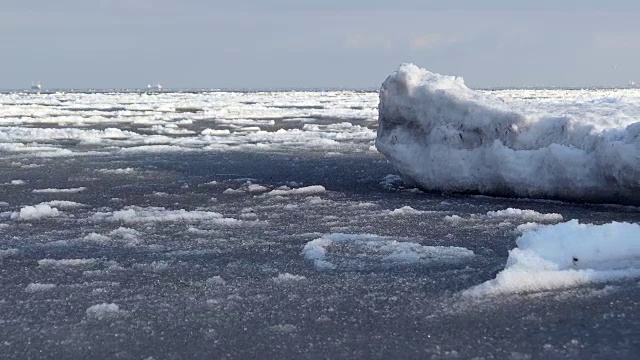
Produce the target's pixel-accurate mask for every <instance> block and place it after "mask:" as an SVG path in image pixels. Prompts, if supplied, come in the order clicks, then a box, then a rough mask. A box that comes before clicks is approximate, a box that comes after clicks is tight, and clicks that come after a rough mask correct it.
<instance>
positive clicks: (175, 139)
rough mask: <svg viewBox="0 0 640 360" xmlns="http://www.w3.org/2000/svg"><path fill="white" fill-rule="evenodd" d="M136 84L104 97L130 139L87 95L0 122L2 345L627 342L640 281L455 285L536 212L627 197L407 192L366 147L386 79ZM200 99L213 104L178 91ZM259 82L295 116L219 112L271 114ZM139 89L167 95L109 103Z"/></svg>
mask: <svg viewBox="0 0 640 360" xmlns="http://www.w3.org/2000/svg"><path fill="white" fill-rule="evenodd" d="M134 95H135V96H140V95H138V94H134ZM134 95H127V96H128V97H127V96H124V95H122V94H119V95H118V94H117V95H113V96H115V97H117V98H116V99H113V98H108V99H107V100H104V101H102V100H101V101H102V103H105V104H110V105H109V106H110V107H111V110H109V111H106V112H105V113H106V114H107V116H111V115H113V116H114V118H113V119H114V120H113V123H111V124H109V125H108V127H113V128H114V129H119V130H121V131H129V132H130V133H127V134H126V136H123V137H118V136H103V135H104V133H94V132H92V131H97V130H101V129H103V128H104V127H105V126H106V125H104V123H103V122H101V121H105V120H104V118H102V120H100V121H99V119H95V120H93V119H92V116H93V115H91V112H93V111H95V110H86V109H82V110H81V111H77V112H78V113H79V114H75V115H73V116H76V115H77V116H79V120H77V121H76V122H75V123H73V124H70V123H66V122H54V123H50V122H51V121H52V120H51V119H52V118H53V116H55V115H56V114H58V113H56V112H53V113H50V112H45V113H43V115H42V118H41V119H39V120H37V121H36V120H34V119H36V118H35V117H28V118H27V117H25V116H22V117H21V119H24V123H16V122H11V121H9V120H6V122H5V124H4V125H3V126H5V128H3V131H2V136H3V141H4V143H3V144H2V149H3V150H2V151H3V156H2V157H1V159H0V184H1V185H0V191H1V193H0V194H2V197H1V198H0V272H1V273H0V284H1V289H2V293H1V294H0V309H1V311H0V323H1V326H0V334H1V337H2V343H0V354H2V358H9V359H11V358H15V359H25V358H51V359H60V358H105V359H106V358H108V359H114V358H115V359H117V358H123V359H129V358H133V359H145V358H149V357H152V358H154V359H181V358H192V359H200V358H202V359H210V358H219V359H223V358H295V359H321V358H473V357H479V358H487V359H488V358H500V359H504V358H512V359H526V358H541V357H546V358H550V359H555V358H558V359H565V358H569V359H573V358H612V359H635V358H637V354H638V353H639V352H640V340H639V339H640V314H639V313H638V311H637V307H638V301H639V300H638V299H640V296H639V295H640V286H639V282H638V279H637V278H632V279H626V280H624V279H623V280H616V281H610V282H605V283H593V284H591V283H588V284H585V285H582V286H579V287H570V288H566V289H556V290H553V291H542V292H532V293H512V294H509V293H507V294H501V295H500V296H480V297H468V296H464V295H463V293H464V291H465V290H468V289H470V288H472V287H474V286H477V285H480V284H482V283H485V282H486V281H489V280H491V279H494V278H495V277H496V274H498V273H499V272H500V271H502V270H504V269H505V263H506V261H507V257H508V251H509V250H511V249H513V248H515V247H516V243H515V240H516V239H517V238H518V237H519V236H520V234H521V233H522V229H523V228H527V227H531V226H534V225H531V224H527V223H529V222H532V221H533V222H537V223H541V224H555V223H558V222H561V221H569V220H572V219H578V220H580V221H581V222H589V223H594V224H604V223H609V222H611V221H624V222H638V221H640V211H639V210H638V209H637V208H633V207H620V206H606V205H585V204H571V203H562V202H551V201H535V200H522V199H521V200H515V199H503V198H490V197H482V196H462V195H460V196H458V195H440V194H428V193H423V192H419V191H416V190H414V189H405V188H403V187H402V185H401V182H399V181H398V180H397V178H395V177H394V176H389V175H390V174H394V171H393V169H392V168H391V166H390V165H389V164H388V163H387V162H386V161H385V160H384V158H382V156H381V155H379V154H377V153H376V152H375V151H374V150H372V145H373V143H372V141H373V139H374V138H375V111H372V110H371V107H375V102H376V98H377V95H376V94H367V93H353V94H348V93H347V94H342V95H340V94H334V95H335V96H337V97H340V99H338V100H336V101H335V102H332V103H330V104H326V103H324V105H322V104H320V103H319V102H320V100H322V99H326V97H323V96H321V95H318V94H315V93H311V95H308V94H307V95H305V94H302V95H300V94H293V95H292V94H288V93H285V94H284V95H282V94H281V95H278V94H275V95H274V94H271V95H268V96H267V95H264V100H259V99H255V98H256V97H258V98H260V97H261V96H263V95H259V94H258V95H256V94H245V95H239V94H231V95H228V96H229V98H230V99H231V100H229V99H227V100H225V101H227V103H226V105H225V104H222V105H216V104H217V103H216V102H215V101H213V100H212V99H213V98H215V96H222V95H220V94H214V95H211V96H210V97H208V96H207V95H206V94H195V95H192V96H194V97H195V98H188V99H187V100H184V101H182V102H180V101H178V100H176V99H179V98H180V96H187V95H184V94H183V95H171V94H161V95H158V96H156V97H153V96H150V97H149V98H150V100H149V101H147V100H145V102H143V104H133V105H119V104H120V103H122V102H127V101H128V102H134V100H135V99H136V98H133V99H132V98H131V97H132V96H134ZM48 96H50V97H51V98H48V97H44V95H43V96H42V97H41V98H37V97H36V96H35V95H31V96H23V97H20V98H18V99H17V100H16V99H13V100H14V103H19V102H20V101H22V102H31V103H33V102H34V99H36V100H38V101H40V100H43V101H45V102H47V101H49V102H51V103H55V101H60V100H59V99H58V98H56V97H55V96H54V95H48ZM57 96H58V97H65V98H66V97H72V96H79V95H74V94H64V95H57ZM96 96H97V95H96ZM103 96H106V95H103ZM120 97H123V98H124V100H122V99H120ZM236 97H237V98H242V99H243V100H242V101H244V102H246V103H247V104H242V103H240V100H238V99H237V98H236ZM243 97H248V98H249V99H244V98H243ZM329 98H330V97H329ZM198 99H199V100H198ZM54 100H55V101H54ZM125 100H126V101H125ZM205 100H206V101H205ZM83 101H84V100H83ZM150 101H153V102H155V101H157V103H158V104H155V105H149V102H150ZM198 101H202V102H203V103H206V102H207V101H209V102H212V103H213V105H211V104H209V105H203V106H200V107H199V109H201V110H198V111H195V110H190V111H191V112H188V111H186V110H184V109H186V108H187V107H186V105H184V107H183V108H180V107H179V106H176V105H175V104H173V103H176V102H177V103H179V104H182V103H185V104H190V105H189V106H195V105H193V103H196V102H198ZM260 101H263V102H267V103H268V106H264V107H265V108H268V109H272V110H273V111H275V112H282V113H281V114H279V115H278V116H280V117H287V116H290V115H291V116H299V117H301V119H306V120H299V122H298V123H296V124H297V125H295V126H294V127H292V128H290V129H285V130H283V131H281V132H280V133H277V131H278V130H280V129H277V128H276V127H277V126H276V125H268V124H267V125H264V126H266V127H264V128H263V129H255V128H254V129H249V130H246V129H245V130H238V129H236V128H230V125H234V122H233V121H232V120H231V118H237V119H240V118H243V119H245V120H241V121H240V122H245V123H247V124H250V125H247V126H251V127H253V126H255V127H258V128H260V127H261V126H263V125H256V124H255V123H254V122H255V118H256V117H260V116H262V115H261V114H263V111H266V110H264V109H259V110H256V112H255V113H251V111H253V110H250V108H251V107H253V106H255V105H256V104H254V102H255V103H259V102H260ZM3 102H4V104H5V105H3V106H2V107H1V109H2V114H7V113H9V112H20V111H23V110H24V109H23V108H22V107H17V108H16V107H14V106H15V105H6V103H7V102H8V101H7V99H6V98H3ZM69 102H71V103H73V102H72V101H67V102H66V103H65V102H62V103H63V104H67V105H64V106H66V107H72V106H71V105H69V104H68V103H69ZM87 102H88V103H91V102H90V101H88V100H87ZM143 105H144V106H156V108H157V109H166V111H165V110H162V111H164V112H162V111H149V112H148V113H146V114H145V115H144V116H140V117H139V118H138V117H136V118H135V120H131V119H128V118H127V116H129V115H128V114H126V113H122V114H119V113H118V112H120V111H128V110H126V109H125V110H118V109H119V108H120V107H125V108H126V107H127V106H130V107H140V108H142V107H143ZM28 106H31V107H37V106H41V105H28ZM76 106H77V107H78V108H80V107H81V106H80V105H77V104H76ZM82 106H84V105H82ZM106 106H107V105H105V107H106ZM181 106H183V105H181ZM216 106H218V107H219V108H220V109H218V110H215V109H216ZM244 106H247V107H248V108H245V107H244ZM277 106H280V107H277ZM314 106H315V108H314ZM320 106H322V107H323V109H321V108H319V107H320ZM94 107H95V106H94ZM178 108H180V109H183V110H181V112H180V111H178ZM283 108H284V109H283ZM327 108H330V109H331V110H326V109H327ZM170 109H173V110H170ZM233 109H236V110H234V111H236V112H237V114H240V115H237V116H236V117H233V116H232V115H229V114H230V113H233V111H232V110H233ZM272 110H268V111H272ZM325 110H326V112H325V113H324V115H323V114H318V112H322V111H325ZM24 111H26V110H24ZM56 111H57V110H56ZM64 111H68V110H64ZM69 111H70V110H69ZM85 111H87V112H88V113H87V112H85ZM145 111H146V110H145ZM194 111H195V112H194ZM215 111H218V112H215ZM222 113H224V114H222ZM342 113H344V115H340V114H342ZM109 114H111V115H109ZM163 114H165V115H163ZM166 114H170V115H166ZM174 114H181V115H180V116H178V115H174ZM305 114H306V115H305ZM3 116H5V115H3ZM12 116H13V115H12ZM64 116H66V115H61V117H62V118H63V119H64ZM97 116H102V117H104V116H105V114H103V113H100V114H98V115H97ZM132 116H134V115H132ZM135 116H139V114H138V115H135ZM173 116H176V119H174V118H172V117H173ZM199 116H201V117H202V118H203V119H201V120H198V117H199ZM234 116H235V115H234ZM304 116H308V117H306V118H305V117H304ZM323 116H325V117H323ZM340 116H343V117H340ZM178 118H181V120H179V119H178ZM14 121H15V119H14ZM180 121H184V122H183V123H181V124H183V125H178V126H177V127H172V126H171V124H173V123H175V122H180ZM279 121H281V120H275V123H278V122H279ZM153 122H155V123H160V124H161V125H162V126H163V129H173V130H180V129H182V128H183V127H184V129H186V130H187V131H192V132H193V133H189V134H187V133H185V132H184V131H172V133H169V134H167V133H165V134H163V135H158V134H157V132H154V131H155V130H145V129H148V126H147V125H148V124H149V123H153ZM189 122H190V123H189ZM205 123H206V124H205ZM78 124H80V125H78ZM340 124H341V125H340ZM347 124H351V125H347ZM242 126H245V125H242ZM305 126H306V128H305ZM316 126H317V127H316ZM355 126H358V128H354V127H355ZM29 129H35V131H31V130H29ZM43 129H49V130H46V131H45V130H43ZM157 129H159V128H157ZM206 129H209V130H207V131H205V134H204V135H203V131H204V130H206ZM225 130H228V133H227V132H226V131H225ZM47 131H48V132H47ZM44 133H46V134H48V135H46V136H44V135H42V134H44ZM51 134H57V135H53V136H52V135H51ZM61 134H63V135H61ZM95 134H98V138H97V140H96V137H93V135H95ZM109 134H111V135H114V134H118V131H115V130H110V131H109ZM120 134H121V133H120ZM212 134H214V135H212ZM18 135H19V136H18ZM356 135H357V136H356ZM214 137H215V138H214ZM88 139H89V140H88ZM90 139H93V140H90ZM328 140H331V141H328ZM27 148H28V149H29V150H25V149H27ZM126 149H129V150H126ZM132 149H133V150H132ZM508 209H511V210H508ZM515 209H521V210H522V211H517V210H515ZM524 224H527V225H524ZM521 225H524V226H521ZM318 265H319V266H318Z"/></svg>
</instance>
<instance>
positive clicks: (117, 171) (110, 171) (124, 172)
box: [96, 168, 136, 175]
mask: <svg viewBox="0 0 640 360" xmlns="http://www.w3.org/2000/svg"><path fill="white" fill-rule="evenodd" d="M96 171H97V172H99V173H103V174H117V175H128V174H135V173H136V169H134V168H118V169H98V170H96Z"/></svg>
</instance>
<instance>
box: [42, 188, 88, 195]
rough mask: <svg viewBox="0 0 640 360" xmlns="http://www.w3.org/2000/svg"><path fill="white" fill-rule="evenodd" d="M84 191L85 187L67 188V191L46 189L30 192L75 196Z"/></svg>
mask: <svg viewBox="0 0 640 360" xmlns="http://www.w3.org/2000/svg"><path fill="white" fill-rule="evenodd" d="M85 190H87V188H86V187H77V188H69V189H54V188H47V189H33V190H31V192H33V193H34V194H47V193H63V194H75V193H79V192H83V191H85Z"/></svg>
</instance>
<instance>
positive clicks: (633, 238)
mask: <svg viewBox="0 0 640 360" xmlns="http://www.w3.org/2000/svg"><path fill="white" fill-rule="evenodd" d="M523 231H524V233H523V234H522V236H520V237H519V238H518V239H517V241H516V243H517V245H518V247H517V248H515V249H513V250H511V251H510V252H509V258H508V259H507V264H506V266H505V269H504V270H503V271H501V272H500V273H498V275H497V276H496V278H495V279H493V280H490V281H488V282H486V283H484V284H481V285H478V286H476V287H473V288H471V289H469V290H467V291H465V292H464V294H465V295H471V296H482V295H495V294H504V293H523V292H537V291H548V290H555V289H563V288H569V287H574V286H579V285H584V284H589V283H601V282H607V281H612V280H619V279H625V278H637V277H640V225H638V224H631V223H618V222H613V223H609V224H604V225H592V224H580V223H578V221H577V220H571V221H568V222H565V223H560V224H556V225H547V226H540V227H532V228H530V229H528V230H523Z"/></svg>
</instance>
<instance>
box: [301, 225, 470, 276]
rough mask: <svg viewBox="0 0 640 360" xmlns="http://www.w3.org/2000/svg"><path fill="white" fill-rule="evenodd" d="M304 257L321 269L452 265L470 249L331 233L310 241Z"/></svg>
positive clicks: (465, 257) (459, 261)
mask: <svg viewBox="0 0 640 360" xmlns="http://www.w3.org/2000/svg"><path fill="white" fill-rule="evenodd" d="M302 254H303V255H304V257H305V258H307V259H308V260H310V261H312V262H313V264H314V266H315V267H316V268H317V269H320V270H330V269H337V268H371V267H390V266H391V267H392V266H402V265H445V264H447V265H454V264H459V263H462V262H465V261H468V260H470V259H471V258H472V257H473V256H474V253H473V251H471V250H469V249H466V248H462V247H455V246H425V245H420V244H418V243H415V242H410V241H407V239H401V241H398V240H396V239H393V238H389V237H383V236H378V235H372V234H343V233H333V234H329V235H325V236H322V237H320V238H317V239H314V240H312V241H309V242H308V243H307V244H305V246H304V248H303V249H302Z"/></svg>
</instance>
